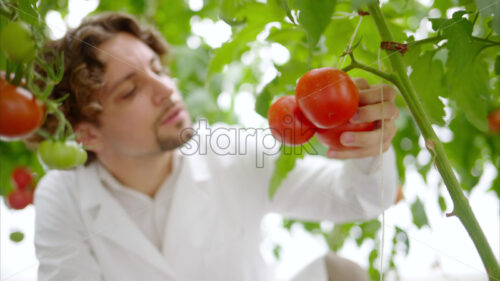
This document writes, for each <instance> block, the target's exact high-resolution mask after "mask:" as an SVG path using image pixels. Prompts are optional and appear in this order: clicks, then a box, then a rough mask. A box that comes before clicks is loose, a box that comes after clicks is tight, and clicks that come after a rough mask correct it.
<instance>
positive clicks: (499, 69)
mask: <svg viewBox="0 0 500 281" xmlns="http://www.w3.org/2000/svg"><path fill="white" fill-rule="evenodd" d="M495 74H496V75H500V55H498V56H497V58H496V59H495Z"/></svg>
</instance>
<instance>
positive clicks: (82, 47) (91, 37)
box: [44, 12, 169, 164]
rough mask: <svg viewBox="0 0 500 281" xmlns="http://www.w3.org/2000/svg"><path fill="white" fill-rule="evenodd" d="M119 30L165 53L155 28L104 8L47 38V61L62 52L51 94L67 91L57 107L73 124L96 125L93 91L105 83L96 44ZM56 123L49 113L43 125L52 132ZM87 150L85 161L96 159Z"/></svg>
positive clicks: (55, 96) (57, 95) (165, 46)
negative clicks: (60, 75) (59, 75)
mask: <svg viewBox="0 0 500 281" xmlns="http://www.w3.org/2000/svg"><path fill="white" fill-rule="evenodd" d="M118 32H127V33H130V34H132V35H134V36H135V37H137V38H138V39H140V40H142V41H143V42H144V43H145V44H147V45H148V46H149V47H150V48H151V49H152V50H153V51H154V52H155V53H157V54H158V56H160V57H163V56H164V55H166V54H167V53H168V50H169V47H168V44H167V42H166V41H165V39H164V38H163V37H162V35H161V34H160V33H159V32H158V31H157V30H155V29H154V28H152V27H150V26H146V25H141V24H140V23H139V22H138V20H137V19H135V18H134V17H133V16H131V15H128V14H124V13H119V12H105V13H100V14H97V15H94V16H91V17H88V18H86V19H84V21H82V23H81V24H80V26H78V27H77V28H75V29H72V30H69V31H68V32H67V33H66V35H65V36H64V37H63V38H61V39H59V40H55V41H49V42H47V44H46V46H45V47H46V48H47V50H49V51H48V52H47V53H46V55H45V58H46V60H47V61H51V60H53V59H54V57H55V55H57V54H59V55H60V54H61V53H62V52H64V65H65V66H64V76H63V78H62V80H61V82H60V83H59V84H57V85H55V87H54V89H53V91H52V93H51V95H50V97H51V98H53V99H58V98H60V97H62V96H64V95H66V94H69V95H68V98H66V99H65V100H64V101H63V104H62V106H61V108H60V109H61V111H62V112H63V113H64V114H65V116H66V118H67V119H68V121H69V122H70V123H71V124H72V125H75V124H77V123H79V122H81V121H89V122H92V123H94V124H96V125H98V121H97V116H98V115H99V113H100V112H101V110H102V107H101V105H100V103H99V101H98V100H97V96H96V92H97V91H98V90H99V89H101V88H102V87H103V86H104V83H105V76H104V72H105V65H104V64H103V62H101V61H100V60H99V59H98V56H97V50H98V49H97V47H96V46H99V45H100V44H101V43H103V42H105V41H107V40H109V39H111V38H112V37H113V36H115V35H116V34H117V33H118ZM57 123H58V120H57V119H56V118H55V117H54V116H48V118H47V120H46V122H45V124H44V129H45V130H47V131H49V132H53V131H54V130H55V128H56V127H57ZM88 154H89V155H88V156H89V157H88V160H87V164H88V163H90V162H92V161H93V160H95V159H96V156H95V154H94V153H93V152H90V151H88Z"/></svg>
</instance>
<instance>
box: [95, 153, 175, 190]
mask: <svg viewBox="0 0 500 281" xmlns="http://www.w3.org/2000/svg"><path fill="white" fill-rule="evenodd" d="M173 154H174V151H168V152H165V153H163V154H160V155H156V156H151V157H141V158H131V157H128V158H125V159H117V158H113V159H102V158H99V161H100V162H101V164H102V165H103V166H104V167H105V168H106V169H107V170H108V171H109V172H110V173H111V175H113V177H115V178H116V180H118V181H119V182H120V183H121V184H123V185H125V186H127V187H130V188H132V189H135V190H137V191H139V192H142V193H144V194H146V195H148V196H150V197H154V195H155V194H156V191H158V189H159V188H160V186H161V185H162V183H163V182H164V181H165V180H166V178H167V177H168V176H170V173H171V172H172V164H173Z"/></svg>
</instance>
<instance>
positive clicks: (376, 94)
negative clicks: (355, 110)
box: [359, 84, 397, 105]
mask: <svg viewBox="0 0 500 281" xmlns="http://www.w3.org/2000/svg"><path fill="white" fill-rule="evenodd" d="M382 95H383V96H384V98H383V100H382ZM396 95H397V92H396V89H394V88H393V87H392V86H390V85H387V84H381V85H373V86H372V87H370V88H369V89H363V90H361V89H360V91H359V104H360V105H367V104H375V103H380V102H382V101H392V102H394V100H395V99H396Z"/></svg>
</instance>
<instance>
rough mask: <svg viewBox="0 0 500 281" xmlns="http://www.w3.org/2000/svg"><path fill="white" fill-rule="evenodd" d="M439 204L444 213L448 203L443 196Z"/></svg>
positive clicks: (440, 197)
mask: <svg viewBox="0 0 500 281" xmlns="http://www.w3.org/2000/svg"><path fill="white" fill-rule="evenodd" d="M438 204H439V209H440V210H441V212H443V213H444V212H445V211H446V201H445V200H444V197H443V196H441V194H440V195H439V196H438Z"/></svg>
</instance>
